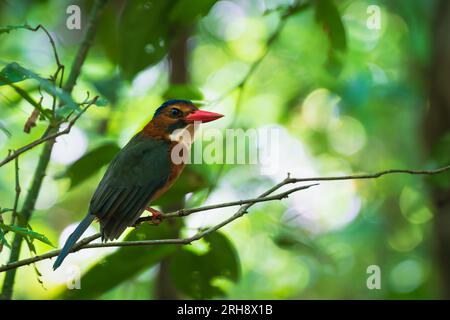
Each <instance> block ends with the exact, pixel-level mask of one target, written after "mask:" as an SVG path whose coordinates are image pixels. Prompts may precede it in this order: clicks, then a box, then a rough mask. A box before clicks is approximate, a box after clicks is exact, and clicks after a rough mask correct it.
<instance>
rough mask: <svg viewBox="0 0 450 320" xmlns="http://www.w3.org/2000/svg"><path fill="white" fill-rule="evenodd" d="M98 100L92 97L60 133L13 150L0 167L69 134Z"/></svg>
mask: <svg viewBox="0 0 450 320" xmlns="http://www.w3.org/2000/svg"><path fill="white" fill-rule="evenodd" d="M98 98H99V97H98V96H96V97H94V99H92V101H90V102H89V104H88V105H87V106H86V107H85V108H84V109H82V110H81V111H80V112H79V113H78V114H77V115H76V116H75V117H73V118H72V120H71V121H70V122H69V123H68V125H67V127H66V128H65V129H64V130H60V131H58V132H55V133H52V134H48V135H44V136H43V137H42V138H40V139H37V140H34V141H33V142H31V143H29V144H27V145H25V146H23V147H20V148H19V149H17V150H15V151H14V152H12V153H10V154H8V155H7V156H6V157H5V158H4V159H3V160H2V161H1V162H0V167H1V166H3V165H5V164H7V163H8V162H10V161H12V160H14V159H15V158H17V157H18V156H20V155H21V154H22V153H24V152H27V151H29V150H31V149H33V148H34V147H36V146H38V145H40V144H41V143H43V142H46V141H49V140H53V139H55V138H57V137H59V136H61V135H63V134H68V133H69V132H70V130H71V129H72V127H73V125H74V124H75V122H77V120H78V119H79V118H80V117H81V116H82V115H83V113H85V112H86V110H87V109H88V108H89V107H90V106H92V105H93V104H95V103H96V102H97V100H98Z"/></svg>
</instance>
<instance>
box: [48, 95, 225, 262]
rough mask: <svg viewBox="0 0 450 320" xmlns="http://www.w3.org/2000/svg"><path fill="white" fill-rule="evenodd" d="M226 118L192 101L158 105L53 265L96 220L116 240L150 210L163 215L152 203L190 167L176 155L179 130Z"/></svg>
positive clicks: (108, 173) (117, 159) (101, 185)
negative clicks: (185, 166)
mask: <svg viewBox="0 0 450 320" xmlns="http://www.w3.org/2000/svg"><path fill="white" fill-rule="evenodd" d="M221 117H223V115H221V114H218V113H214V112H208V111H204V110H199V109H197V107H196V106H195V105H194V104H193V103H192V102H191V101H188V100H168V101H166V102H165V103H163V104H162V105H161V106H160V107H159V108H158V109H156V111H155V113H154V115H153V118H152V120H151V121H150V122H149V123H148V124H147V125H146V126H145V127H144V129H142V130H141V131H140V132H139V133H137V134H136V135H135V136H134V137H133V138H132V139H131V140H130V141H129V142H128V144H127V145H126V146H125V147H123V149H122V150H121V151H120V152H119V153H118V154H117V155H116V156H115V158H114V159H113V160H112V161H111V163H110V165H109V167H108V169H107V170H106V173H105V175H104V176H103V178H102V180H101V181H100V183H99V185H98V186H97V189H96V190H95V192H94V195H93V196H92V199H91V202H90V205H89V213H88V214H87V216H86V217H85V218H84V219H83V220H82V221H81V222H80V224H79V225H78V227H77V228H76V229H75V231H74V232H73V233H72V234H71V235H70V236H69V238H68V239H67V241H66V243H65V244H64V247H63V248H62V250H61V252H60V254H59V256H58V258H57V259H56V261H55V263H54V265H53V269H54V270H56V269H57V268H58V267H59V266H60V265H61V263H62V262H63V260H64V259H65V257H66V256H67V254H68V253H69V252H70V250H71V249H72V247H73V246H74V245H75V243H76V242H77V240H78V239H79V238H80V237H81V235H82V234H83V233H84V231H85V230H86V229H87V228H88V227H89V225H90V224H91V223H92V222H93V221H94V219H95V218H97V219H98V221H99V222H100V230H101V233H102V238H103V239H104V240H114V239H117V238H118V237H119V236H120V235H121V234H122V233H123V232H124V231H125V229H126V228H127V227H129V226H133V225H134V224H135V222H136V221H137V219H139V217H140V215H141V214H142V212H143V211H144V209H146V210H148V211H150V212H152V214H153V215H154V216H157V215H159V214H160V213H159V212H158V211H157V210H155V209H152V208H150V207H147V205H148V204H149V203H150V202H151V201H153V200H155V199H156V198H158V197H159V196H160V195H162V194H163V193H164V192H166V191H167V190H168V189H169V188H170V186H171V185H172V184H173V183H174V182H175V180H176V179H177V178H178V177H179V175H180V173H181V171H182V170H183V168H184V165H185V161H181V162H180V161H179V159H173V153H172V151H173V149H174V148H175V147H176V146H177V145H178V144H179V143H180V142H179V141H178V140H177V139H176V138H174V134H175V133H176V132H180V131H183V132H186V131H187V132H188V133H189V134H190V136H191V137H192V136H193V131H194V130H193V128H194V122H196V121H198V122H209V121H213V120H216V119H219V118H221ZM177 129H178V130H177Z"/></svg>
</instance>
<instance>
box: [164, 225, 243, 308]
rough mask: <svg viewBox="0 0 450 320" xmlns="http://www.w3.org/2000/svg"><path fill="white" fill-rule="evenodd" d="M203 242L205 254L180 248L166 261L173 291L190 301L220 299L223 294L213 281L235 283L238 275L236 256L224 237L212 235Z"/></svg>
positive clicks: (237, 259)
mask: <svg viewBox="0 0 450 320" xmlns="http://www.w3.org/2000/svg"><path fill="white" fill-rule="evenodd" d="M204 239H205V240H206V242H207V243H208V244H209V251H208V252H207V253H205V254H197V253H194V252H192V251H191V250H187V249H186V248H181V249H180V251H178V252H177V253H176V254H174V255H173V257H172V258H171V259H170V275H171V278H172V280H173V282H174V284H175V286H176V288H177V289H178V290H179V291H180V292H182V293H184V294H185V295H187V296H189V297H192V298H194V299H211V298H214V297H218V296H223V295H224V292H223V290H222V289H221V288H219V287H217V286H215V285H214V284H213V280H215V279H217V278H225V279H228V280H231V281H237V280H238V278H239V273H240V269H239V258H238V255H237V252H236V250H235V248H234V247H233V245H232V244H231V242H230V241H229V240H228V239H227V237H226V236H225V235H223V234H222V233H220V232H214V233H212V234H209V235H208V236H206V237H205V238H204Z"/></svg>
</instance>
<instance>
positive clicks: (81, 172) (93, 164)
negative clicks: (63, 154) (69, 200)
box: [57, 143, 120, 189]
mask: <svg viewBox="0 0 450 320" xmlns="http://www.w3.org/2000/svg"><path fill="white" fill-rule="evenodd" d="M119 151H120V148H119V146H118V145H117V144H115V143H106V144H103V145H101V146H98V147H97V148H95V149H93V150H91V151H89V152H88V153H86V154H85V155H84V156H82V157H81V158H80V159H78V160H77V161H75V162H74V163H72V164H71V165H70V166H69V167H68V168H67V170H66V172H65V173H64V174H62V175H59V176H58V177H57V178H69V179H70V189H72V188H74V187H76V186H78V185H79V184H81V183H82V182H84V181H85V180H87V179H88V178H90V177H91V176H92V175H94V174H95V173H96V172H97V171H98V170H100V168H102V167H103V166H104V165H106V164H108V163H110V162H111V160H112V159H113V158H114V156H115V155H116V154H117V153H118V152H119Z"/></svg>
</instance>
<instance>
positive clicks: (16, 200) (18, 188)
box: [11, 158, 21, 225]
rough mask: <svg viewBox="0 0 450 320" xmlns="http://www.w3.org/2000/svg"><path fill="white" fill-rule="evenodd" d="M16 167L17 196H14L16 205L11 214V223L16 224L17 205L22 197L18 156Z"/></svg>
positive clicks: (15, 162)
mask: <svg viewBox="0 0 450 320" xmlns="http://www.w3.org/2000/svg"><path fill="white" fill-rule="evenodd" d="M14 164H15V165H14V168H15V178H16V190H15V191H16V197H15V198H14V207H13V211H12V216H11V225H14V224H15V223H16V217H17V206H18V204H19V197H20V192H21V188H20V179H19V158H16V159H15V161H14Z"/></svg>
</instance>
